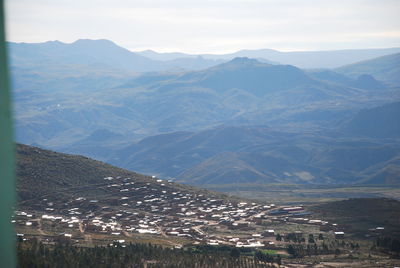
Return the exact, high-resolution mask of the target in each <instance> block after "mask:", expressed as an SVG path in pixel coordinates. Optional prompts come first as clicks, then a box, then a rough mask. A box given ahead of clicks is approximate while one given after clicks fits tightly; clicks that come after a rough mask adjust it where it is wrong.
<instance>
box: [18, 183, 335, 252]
mask: <svg viewBox="0 0 400 268" xmlns="http://www.w3.org/2000/svg"><path fill="white" fill-rule="evenodd" d="M98 187H99V190H101V191H103V194H101V195H99V196H98V198H95V197H93V196H91V197H90V198H89V197H85V196H76V197H74V198H72V199H71V200H64V199H61V198H60V199H57V197H52V198H50V197H47V198H45V199H42V201H41V204H37V206H36V207H37V208H39V209H37V210H35V211H34V212H32V213H31V212H29V213H28V212H24V211H17V212H16V213H15V216H14V218H13V222H14V223H15V224H16V225H25V226H29V227H32V228H41V226H43V224H46V223H50V224H52V225H53V226H54V225H56V226H59V227H62V228H63V229H65V230H67V231H65V232H64V234H65V236H67V237H71V238H72V237H73V236H72V235H71V233H72V231H73V230H75V231H80V232H81V233H103V234H109V235H115V236H116V237H119V236H127V237H130V236H134V235H135V234H150V235H161V236H165V237H169V236H170V237H182V238H186V239H189V240H192V242H193V243H205V244H209V245H220V244H227V245H233V246H236V247H267V246H270V247H273V246H274V243H275V242H274V241H275V235H276V234H275V232H274V230H271V229H267V228H265V229H263V226H265V223H266V222H273V221H279V222H282V223H297V224H315V225H319V226H320V228H321V230H324V228H326V230H328V229H329V230H335V229H334V225H332V224H329V223H328V222H325V221H322V220H315V219H307V218H304V216H307V215H310V214H311V213H310V212H308V211H305V210H304V208H303V207H302V206H288V207H277V206H275V205H274V204H270V205H261V204H257V203H245V202H230V201H226V200H223V199H219V198H213V197H210V196H205V195H203V194H199V193H197V192H194V191H189V190H183V189H182V190H177V189H179V188H176V187H174V186H173V185H172V183H171V182H169V181H164V180H160V179H157V178H153V181H151V182H146V181H139V180H135V178H123V177H106V178H104V183H103V184H101V185H100V186H98ZM39 225H40V226H39ZM68 228H69V229H70V230H71V231H68ZM215 228H218V229H219V230H220V231H221V230H223V231H224V232H218V233H219V234H220V235H215V234H213V232H212V231H210V230H214V231H215ZM260 230H263V231H260ZM44 231H46V230H44ZM336 231H337V230H336ZM221 233H224V234H225V235H221ZM235 233H241V235H236V236H235V235H234V234H235ZM116 239H117V238H116ZM120 240H121V239H120Z"/></svg>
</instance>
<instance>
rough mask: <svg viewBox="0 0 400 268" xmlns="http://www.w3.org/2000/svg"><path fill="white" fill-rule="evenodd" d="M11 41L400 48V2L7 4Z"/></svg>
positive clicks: (65, 0) (98, 0)
mask: <svg viewBox="0 0 400 268" xmlns="http://www.w3.org/2000/svg"><path fill="white" fill-rule="evenodd" d="M5 2H6V12H7V30H8V33H7V34H8V40H9V41H15V42H43V41H48V40H60V41H63V42H73V41H75V40H77V39H80V38H90V39H109V40H112V41H114V42H115V43H117V44H118V45H121V46H123V47H125V48H128V49H130V50H133V51H138V50H144V49H153V50H157V51H182V52H190V53H204V52H211V53H224V52H233V51H236V50H240V49H257V48H273V49H278V50H329V49H346V48H378V47H399V46H400V19H399V17H400V15H399V14H400V0H214V1H211V0H199V1H192V0H6V1H5Z"/></svg>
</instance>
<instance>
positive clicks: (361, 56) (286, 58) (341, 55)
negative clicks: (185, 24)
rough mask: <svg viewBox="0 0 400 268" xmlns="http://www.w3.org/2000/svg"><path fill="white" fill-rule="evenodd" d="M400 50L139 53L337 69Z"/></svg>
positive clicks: (161, 57) (155, 57) (167, 57)
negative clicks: (244, 59) (241, 58)
mask: <svg viewBox="0 0 400 268" xmlns="http://www.w3.org/2000/svg"><path fill="white" fill-rule="evenodd" d="M399 52H400V48H383V49H347V50H331V51H329V50H327V51H293V52H282V51H277V50H273V49H257V50H240V51H238V52H235V53H229V54H223V55H213V54H201V55H191V54H184V53H157V52H155V51H152V50H145V51H142V52H138V53H139V54H140V55H142V56H145V57H148V58H150V59H153V60H162V61H168V60H173V59H179V58H196V57H201V58H203V59H209V60H225V61H227V60H231V59H234V58H237V57H248V58H255V59H266V60H269V61H270V63H280V64H290V65H294V66H296V67H299V68H308V69H309V68H336V67H340V66H343V65H348V64H352V63H355V62H359V61H364V60H369V59H373V58H377V57H381V56H385V55H389V54H395V53H399Z"/></svg>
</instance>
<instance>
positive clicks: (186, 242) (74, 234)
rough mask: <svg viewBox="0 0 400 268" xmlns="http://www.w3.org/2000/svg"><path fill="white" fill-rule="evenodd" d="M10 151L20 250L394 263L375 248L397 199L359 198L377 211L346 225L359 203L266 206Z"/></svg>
mask: <svg viewBox="0 0 400 268" xmlns="http://www.w3.org/2000/svg"><path fill="white" fill-rule="evenodd" d="M17 151H18V155H17V159H18V169H17V171H18V185H17V190H18V195H19V201H18V209H17V210H16V211H15V215H14V216H13V218H12V222H13V224H14V226H15V230H16V232H17V236H18V237H19V240H20V241H21V242H20V243H23V245H26V246H27V247H29V246H32V245H31V244H30V243H32V241H40V243H43V244H44V245H45V246H46V247H49V246H51V245H54V244H55V243H64V244H65V243H66V245H74V246H75V247H80V248H83V249H85V248H92V247H93V246H104V245H111V246H113V247H114V246H115V247H117V248H120V250H124V248H130V247H131V246H132V245H135V243H151V244H155V245H160V246H163V247H166V248H175V249H174V250H184V251H190V250H193V249H195V248H197V250H200V252H201V251H203V250H206V249H205V248H203V247H204V246H208V247H214V248H215V250H217V251H218V250H222V252H224V250H225V252H226V250H227V249H229V250H231V249H232V248H237V249H239V255H242V257H241V258H242V259H243V260H244V261H252V260H253V257H251V256H253V255H252V254H256V255H255V256H257V254H260V253H257V252H264V253H262V254H266V256H270V255H271V254H272V255H271V256H279V262H280V263H283V264H284V265H287V267H291V265H300V264H307V263H308V262H310V261H312V262H319V263H321V264H320V265H322V266H321V267H330V266H329V265H330V263H331V262H333V260H334V259H335V262H337V263H340V265H343V264H345V263H349V262H350V263H352V265H354V267H373V265H374V263H375V264H376V263H377V262H382V263H387V264H388V265H389V264H393V265H394V264H395V263H396V260H394V259H387V257H385V256H387V255H382V254H383V253H382V252H381V251H380V250H379V249H378V248H374V247H373V245H374V243H375V242H374V241H375V239H377V238H378V237H384V236H385V235H389V234H390V235H391V236H392V235H395V234H397V233H400V229H399V228H398V226H400V225H399V224H398V222H397V221H398V213H400V202H399V201H396V200H393V199H390V200H389V199H379V198H376V199H365V200H368V202H370V203H371V204H370V205H369V209H371V208H372V207H374V208H376V212H375V213H374V216H371V218H370V219H368V220H367V221H366V220H365V217H363V216H364V215H365V214H363V213H362V212H361V214H360V216H357V217H361V219H362V224H361V225H360V222H359V221H360V220H357V219H358V218H357V217H354V218H353V221H351V222H349V221H348V220H343V217H346V213H351V210H352V209H354V206H360V204H362V202H364V201H362V200H363V199H350V200H345V201H341V203H338V202H336V203H335V202H328V203H322V204H321V203H319V204H317V203H316V202H315V201H314V202H313V203H312V204H307V205H303V204H301V203H299V202H297V203H295V202H293V203H292V204H290V205H285V204H280V203H275V204H272V203H268V200H269V199H268V198H267V197H264V198H262V199H260V200H264V201H260V200H259V201H256V200H255V199H254V197H253V199H243V198H237V197H234V196H228V195H223V194H219V193H217V192H210V191H206V190H201V189H198V188H194V187H188V186H185V185H180V184H176V183H174V182H172V181H168V180H162V179H158V178H156V177H154V176H153V177H149V176H143V175H140V174H138V173H133V172H129V171H126V170H122V169H119V168H115V167H112V166H110V165H108V164H105V163H101V162H98V161H94V160H91V159H88V158H86V157H81V156H74V155H66V154H59V153H56V152H52V151H47V150H42V149H39V148H36V147H30V146H26V145H17ZM62 170H68V172H61V171H62ZM61 174H62V176H60V175H61ZM105 174H107V175H105ZM80 177H81V178H86V180H82V179H78V178H80ZM54 187H56V188H54ZM358 200H359V201H358ZM357 202H358V203H357ZM353 203H354V204H353ZM388 206H389V207H390V208H389V209H388ZM337 209H339V211H340V212H338V211H337ZM356 209H357V208H356ZM387 213H390V214H391V215H392V216H390V217H389V216H388V215H387ZM378 215H379V216H378ZM347 217H348V216H347ZM387 219H390V221H388V220H387ZM34 243H36V242H34ZM224 247H227V249H226V248H225V249H224ZM219 248H220V249H219ZM121 252H123V251H121ZM228 252H229V251H228ZM171 254H175V253H171ZM221 254H222V253H221ZM224 254H226V253H224ZM386 254H387V253H386ZM350 255H351V257H350ZM367 255H368V256H369V257H368V256H367ZM260 256H261V255H260ZM307 256H308V257H307ZM248 258H249V259H248ZM257 258H261V257H257ZM268 258H270V259H268V260H270V262H271V261H272V260H273V261H278V259H274V257H272V259H271V257H268ZM259 261H260V262H261V263H260V265H261V264H262V263H263V262H264V261H265V260H264V261H263V259H259ZM325 265H326V266H325ZM365 265H372V266H365ZM263 267H266V266H263Z"/></svg>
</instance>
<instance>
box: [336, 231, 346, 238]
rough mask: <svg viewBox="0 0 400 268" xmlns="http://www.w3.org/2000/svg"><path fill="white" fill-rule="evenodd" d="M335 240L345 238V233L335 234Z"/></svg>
mask: <svg viewBox="0 0 400 268" xmlns="http://www.w3.org/2000/svg"><path fill="white" fill-rule="evenodd" d="M334 234H335V238H343V237H344V232H334Z"/></svg>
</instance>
